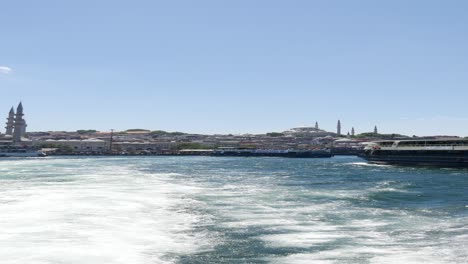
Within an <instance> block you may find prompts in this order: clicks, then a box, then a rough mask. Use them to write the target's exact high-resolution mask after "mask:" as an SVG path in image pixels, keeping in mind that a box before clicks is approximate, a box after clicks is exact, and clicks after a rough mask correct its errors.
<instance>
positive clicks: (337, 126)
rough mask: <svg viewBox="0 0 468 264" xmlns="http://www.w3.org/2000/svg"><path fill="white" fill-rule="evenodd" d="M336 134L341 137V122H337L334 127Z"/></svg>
mask: <svg viewBox="0 0 468 264" xmlns="http://www.w3.org/2000/svg"><path fill="white" fill-rule="evenodd" d="M336 134H338V136H341V121H340V120H338V124H337V125H336Z"/></svg>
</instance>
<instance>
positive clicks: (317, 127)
mask: <svg viewBox="0 0 468 264" xmlns="http://www.w3.org/2000/svg"><path fill="white" fill-rule="evenodd" d="M315 129H319V126H318V122H317V121H315Z"/></svg>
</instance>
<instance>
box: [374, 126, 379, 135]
mask: <svg viewBox="0 0 468 264" xmlns="http://www.w3.org/2000/svg"><path fill="white" fill-rule="evenodd" d="M378 133H379V131H378V130H377V126H374V134H376V135H377V134H378Z"/></svg>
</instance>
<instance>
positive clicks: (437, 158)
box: [359, 150, 468, 168]
mask: <svg viewBox="0 0 468 264" xmlns="http://www.w3.org/2000/svg"><path fill="white" fill-rule="evenodd" d="M359 157H361V158H364V159H366V160H367V161H368V162H369V163H374V164H390V165H402V166H431V167H447V168H449V167H450V168H468V151H440V150H437V151H428V150H425V151H391V150H377V151H373V152H372V151H368V152H365V153H363V154H361V155H359Z"/></svg>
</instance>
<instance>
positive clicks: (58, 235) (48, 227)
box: [0, 157, 468, 264]
mask: <svg viewBox="0 0 468 264" xmlns="http://www.w3.org/2000/svg"><path fill="white" fill-rule="evenodd" d="M467 248H468V170H456V169H428V168H406V167H392V166H374V165H367V164H366V163H365V162H363V161H362V160H360V159H359V158H354V157H337V158H332V159H281V158H211V157H98V158H90V157H83V158H81V157H80V158H76V157H70V158H60V157H57V158H55V157H48V158H45V159H2V160H0V260H1V261H0V262H1V263H28V264H29V263H41V264H42V263H67V264H68V263H86V264H89V263H100V264H101V263H125V264H128V263H468V250H467Z"/></svg>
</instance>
